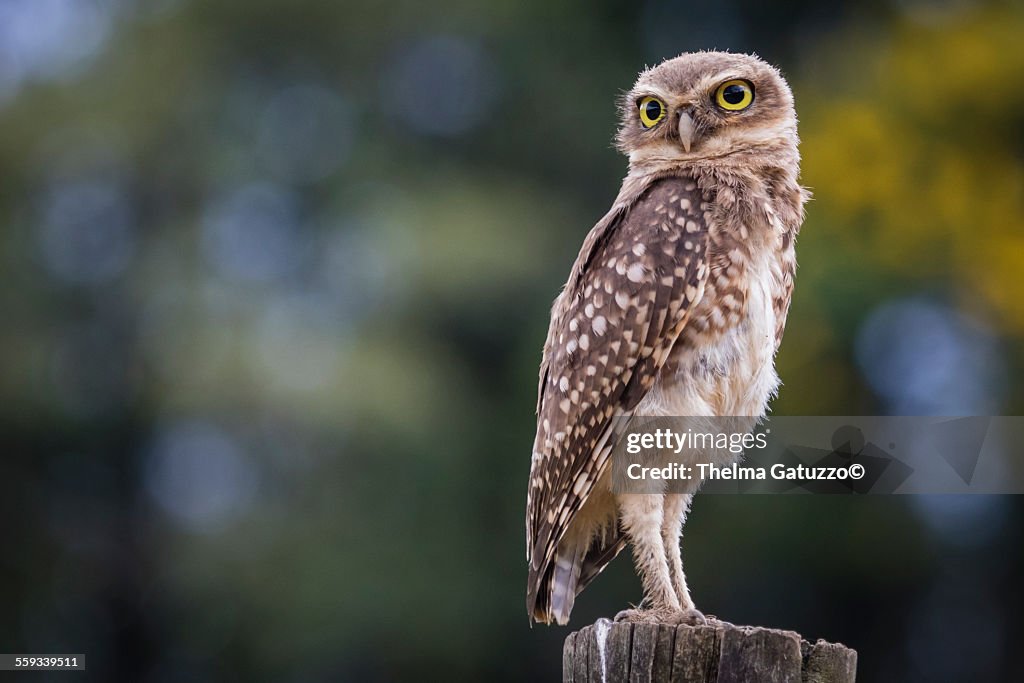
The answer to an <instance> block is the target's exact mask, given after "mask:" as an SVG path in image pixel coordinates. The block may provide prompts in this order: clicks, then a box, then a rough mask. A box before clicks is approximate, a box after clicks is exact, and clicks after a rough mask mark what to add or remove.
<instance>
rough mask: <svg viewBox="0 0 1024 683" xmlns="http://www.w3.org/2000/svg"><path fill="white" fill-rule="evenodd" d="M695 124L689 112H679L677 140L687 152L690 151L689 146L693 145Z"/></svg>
mask: <svg viewBox="0 0 1024 683" xmlns="http://www.w3.org/2000/svg"><path fill="white" fill-rule="evenodd" d="M694 131H695V126H694V125H693V117H692V116H690V112H687V111H684V112H680V113H679V141H680V142H682V143H683V149H685V150H686V151H687V152H689V151H690V147H691V146H692V145H693V134H694Z"/></svg>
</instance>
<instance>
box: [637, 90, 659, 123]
mask: <svg viewBox="0 0 1024 683" xmlns="http://www.w3.org/2000/svg"><path fill="white" fill-rule="evenodd" d="M639 106H640V123H641V125H643V127H644V128H650V127H651V126H653V125H654V124H656V123H657V122H658V121H661V120H662V119H663V118H665V103H664V102H662V101H661V100H659V99H658V98H657V97H645V98H643V99H642V100H640V104H639Z"/></svg>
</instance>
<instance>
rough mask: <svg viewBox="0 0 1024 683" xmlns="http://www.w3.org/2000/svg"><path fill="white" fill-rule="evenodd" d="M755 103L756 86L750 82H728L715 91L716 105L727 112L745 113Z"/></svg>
mask: <svg viewBox="0 0 1024 683" xmlns="http://www.w3.org/2000/svg"><path fill="white" fill-rule="evenodd" d="M753 102H754V86H753V85H751V83H750V82H749V81H741V80H738V79H737V80H733V81H726V82H725V83H723V84H722V85H720V86H718V90H717V91H715V104H717V105H718V106H719V107H721V108H722V109H725V110H726V111H743V110H744V109H746V108H747V107H749V106H750V105H751V104H753Z"/></svg>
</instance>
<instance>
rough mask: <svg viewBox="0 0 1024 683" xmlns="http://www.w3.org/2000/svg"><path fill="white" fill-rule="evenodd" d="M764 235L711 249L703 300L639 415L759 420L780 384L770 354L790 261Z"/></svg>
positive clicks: (784, 299) (774, 345)
mask: <svg viewBox="0 0 1024 683" xmlns="http://www.w3.org/2000/svg"><path fill="white" fill-rule="evenodd" d="M770 237H771V239H767V240H765V241H764V242H763V243H760V244H757V245H756V246H751V245H749V244H745V245H739V244H738V243H732V244H729V243H725V244H719V245H713V247H712V249H711V250H710V251H709V263H710V264H711V271H710V275H709V277H708V281H707V283H706V285H705V289H704V296H703V297H702V298H701V300H700V301H699V302H698V303H697V304H696V305H695V307H694V310H693V312H692V313H691V316H690V318H689V320H688V322H687V324H686V326H685V327H684V329H683V332H682V333H681V334H680V336H679V338H678V339H677V340H676V342H675V344H674V346H673V348H672V351H671V353H670V354H669V358H668V360H667V362H666V364H665V366H664V367H663V368H662V369H661V372H660V375H659V377H658V379H657V381H656V382H655V384H654V386H653V387H652V389H651V391H650V392H649V393H648V395H647V396H646V397H645V398H644V399H643V401H641V403H640V405H639V406H638V407H637V412H638V414H648V415H650V414H653V415H678V416H685V415H721V416H761V415H764V413H765V411H766V409H767V405H768V401H769V400H770V399H771V397H772V396H773V395H774V394H775V392H776V391H777V389H778V386H779V377H778V375H777V374H776V372H775V352H776V349H777V347H778V339H779V331H780V330H781V327H782V325H783V324H784V320H785V314H786V310H787V309H788V301H789V289H788V288H787V285H786V276H785V272H786V265H787V262H788V260H789V259H791V258H792V254H787V253H785V252H786V250H785V249H783V248H782V245H781V242H780V241H779V240H777V239H776V238H775V236H774V235H772V236H770ZM787 246H790V245H787Z"/></svg>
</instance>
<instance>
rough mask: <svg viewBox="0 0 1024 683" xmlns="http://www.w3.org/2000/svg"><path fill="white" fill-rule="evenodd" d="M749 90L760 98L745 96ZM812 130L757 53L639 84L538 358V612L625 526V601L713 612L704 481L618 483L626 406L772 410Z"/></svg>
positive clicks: (533, 537) (609, 551) (660, 72)
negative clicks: (614, 183) (618, 422)
mask: <svg viewBox="0 0 1024 683" xmlns="http://www.w3.org/2000/svg"><path fill="white" fill-rule="evenodd" d="M735 83H741V84H746V85H744V86H743V87H738V86H735V85H730V84H735ZM730 88H731V89H730ZM743 88H747V90H749V92H750V97H749V98H748V99H750V100H751V101H750V102H749V103H746V105H745V106H744V107H743V108H742V109H738V110H733V109H732V107H733V106H736V103H739V104H744V102H746V100H744V99H743V98H745V97H746V92H745V91H744V90H743ZM723 93H724V95H723ZM652 101H654V102H656V104H651V102H652ZM733 101H735V102H733ZM638 109H639V113H638ZM657 115H660V116H657ZM652 122H653V123H652ZM648 124H650V125H648ZM797 143H798V138H797V133H796V116H795V113H794V110H793V101H792V95H791V94H790V91H789V88H788V86H787V85H786V83H785V81H784V80H783V79H782V77H781V75H780V74H779V73H778V72H777V71H776V70H775V69H774V68H772V67H771V66H769V65H767V64H765V63H764V62H762V61H760V60H759V59H757V58H755V57H750V56H747V55H735V54H729V53H718V52H703V53H694V54H687V55H683V56H681V57H678V58H676V59H674V60H669V61H667V62H665V63H663V64H661V65H659V66H658V67H655V68H654V69H651V70H648V71H646V72H644V73H643V74H641V75H640V78H639V79H638V81H637V84H636V85H635V86H634V88H633V89H632V90H631V91H630V92H629V93H628V94H627V95H626V97H625V98H624V100H623V104H622V125H621V128H620V131H619V135H618V145H619V148H620V149H621V150H622V151H624V152H625V153H627V154H628V155H629V159H630V169H629V173H628V175H627V176H626V178H625V180H624V181H623V185H622V189H621V191H620V192H619V196H618V198H617V199H616V201H615V203H614V205H613V206H612V209H611V210H610V211H609V212H608V214H607V215H605V217H604V218H603V219H602V220H601V221H599V222H598V224H597V225H596V226H595V227H594V228H593V230H592V231H591V232H590V234H589V235H588V236H587V238H586V239H585V241H584V244H583V247H582V249H581V250H580V254H579V256H578V258H577V260H576V263H575V264H574V265H573V268H572V271H571V273H570V276H569V280H568V282H567V283H566V286H565V288H564V290H563V291H562V293H561V295H560V296H559V297H558V298H557V299H556V301H555V304H554V307H553V309H552V314H551V325H550V328H549V331H548V336H547V341H546V343H545V346H544V353H543V360H542V363H541V371H540V386H539V391H538V394H539V395H538V405H537V415H538V426H537V436H536V440H535V443H534V448H533V464H532V469H531V479H530V488H529V494H528V502H527V520H526V525H527V557H528V561H529V574H530V575H529V581H528V591H527V607H528V610H529V613H530V615H531V617H532V618H533V619H535V620H537V621H541V622H544V623H550V622H552V621H556V622H558V623H566V621H567V620H568V617H569V613H570V611H571V609H572V605H573V601H574V599H575V596H576V595H577V594H578V593H579V591H581V590H582V589H583V588H584V587H585V586H586V585H587V584H588V583H589V582H590V581H591V580H592V579H593V578H594V577H595V576H596V575H597V574H598V573H599V572H600V571H601V570H602V569H603V568H604V567H605V566H606V565H607V564H608V562H610V561H611V560H612V559H613V558H614V557H615V555H617V554H618V552H619V551H620V550H622V548H623V547H624V546H625V544H626V542H627V541H629V542H631V543H632V545H633V548H634V555H635V559H636V564H637V567H638V570H639V573H640V575H641V578H642V580H643V583H644V593H645V601H644V603H643V607H644V608H646V609H642V610H634V611H631V612H629V613H624V614H623V615H621V616H623V617H624V618H628V619H648V618H654V619H661V620H669V621H671V620H673V619H676V620H684V619H691V618H693V617H694V615H697V617H699V613H696V612H695V609H694V605H693V602H692V600H691V599H690V595H689V590H688V588H687V586H686V581H685V576H684V574H683V570H682V560H681V554H680V551H679V536H680V532H681V529H682V525H683V521H684V518H685V515H686V512H687V510H688V508H689V504H690V498H691V496H690V495H688V494H674V493H673V494H668V493H661V494H614V493H612V491H611V487H610V470H611V468H610V467H609V464H610V462H609V458H610V454H611V450H612V448H613V447H614V444H615V438H616V434H615V432H614V430H613V428H612V424H613V418H615V417H618V416H624V415H625V416H629V415H637V416H648V415H649V416H751V417H760V416H762V415H764V414H765V411H766V410H767V405H768V401H769V400H770V398H771V397H772V396H773V394H774V393H775V391H776V389H777V387H778V384H779V379H778V376H777V375H776V372H775V369H774V356H775V353H776V350H777V349H778V346H779V343H780V341H781V339H782V333H783V330H784V328H785V322H786V315H787V312H788V310H789V303H790V297H791V294H792V290H793V278H794V274H795V269H796V256H795V238H796V235H797V232H798V230H799V227H800V224H801V222H802V220H803V204H804V202H805V201H806V198H807V195H806V193H805V191H804V190H803V189H802V188H801V187H800V185H799V182H798V175H799V153H798V150H797ZM726 457H731V456H726Z"/></svg>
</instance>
